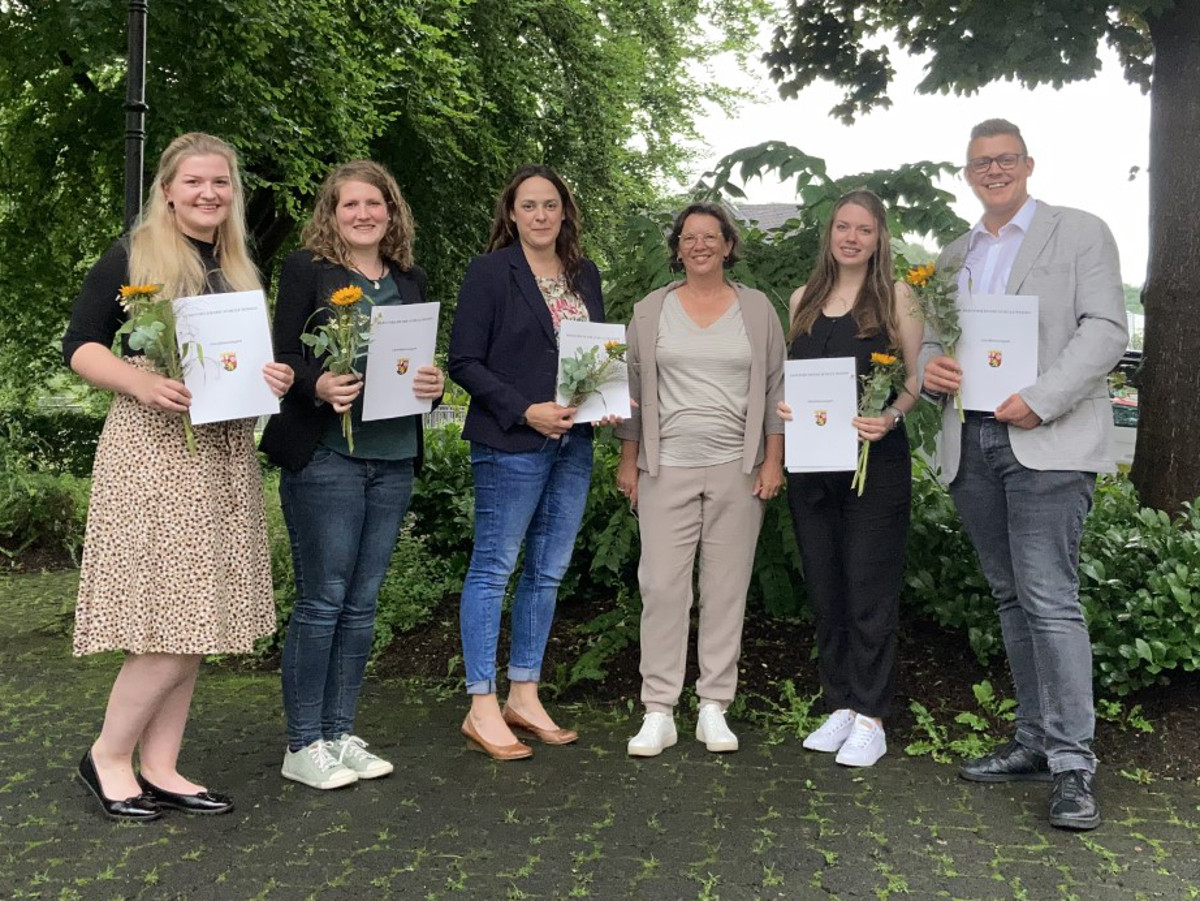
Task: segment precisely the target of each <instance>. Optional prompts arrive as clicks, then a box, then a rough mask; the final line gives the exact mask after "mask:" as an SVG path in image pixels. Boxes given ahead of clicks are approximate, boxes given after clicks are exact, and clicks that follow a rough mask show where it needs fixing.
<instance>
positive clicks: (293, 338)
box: [259, 249, 425, 474]
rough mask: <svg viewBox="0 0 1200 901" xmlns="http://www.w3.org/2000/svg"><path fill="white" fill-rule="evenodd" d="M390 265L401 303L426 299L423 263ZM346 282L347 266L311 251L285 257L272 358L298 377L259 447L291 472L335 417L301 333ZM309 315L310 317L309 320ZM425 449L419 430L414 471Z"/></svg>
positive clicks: (316, 362)
mask: <svg viewBox="0 0 1200 901" xmlns="http://www.w3.org/2000/svg"><path fill="white" fill-rule="evenodd" d="M388 269H389V271H390V274H391V277H392V279H393V280H394V281H395V282H396V287H397V289H398V290H399V292H400V298H401V302H402V303H423V302H424V300H425V271H424V270H423V269H421V267H419V266H413V268H412V269H410V270H408V271H407V272H406V271H404V270H403V269H400V268H399V267H398V266H396V265H395V263H392V262H391V261H389V262H388ZM350 284H352V281H351V277H350V272H349V270H347V269H346V268H345V267H343V266H339V265H337V264H336V263H331V262H329V261H328V260H321V259H313V252H312V251H311V250H304V249H301V250H297V251H296V252H295V253H292V254H289V255H288V258H287V259H286V260H284V261H283V269H282V271H281V272H280V275H279V293H278V295H277V296H276V301H275V321H274V324H273V326H272V334H273V336H274V340H275V356H276V358H277V359H278V360H279V362H280V363H287V364H288V365H289V366H291V367H292V370H293V371H294V372H295V373H296V381H295V383H294V384H293V385H292V389H291V390H290V391H289V392H288V393H287V394H285V395H284V397H283V400H282V401H281V403H280V408H279V413H278V414H277V415H275V416H272V417H271V419H270V421H269V422H268V423H267V428H266V430H265V431H264V432H263V436H262V441H261V443H260V444H259V449H260V450H261V451H262V452H263V453H265V454H266V455H267V459H269V460H270V461H271V462H272V463H274V464H275V465H277V466H281V467H283V468H284V469H288V470H291V471H292V472H297V471H298V470H301V469H303V468H304V467H305V466H307V465H308V461H309V460H310V459H311V458H312V455H313V451H315V450H316V448H317V445H318V444H319V443H320V441H321V437H322V436H323V435H324V434H325V433H326V432H327V431H328V430H329V428H330V427H331V425H332V424H333V422H334V421H335V419H336V416H337V414H336V413H334V412H333V407H332V406H330V405H329V404H327V403H325V402H324V401H321V400H319V399H318V398H317V379H319V378H320V377H321V375H322V374H323V373H324V372H325V368H324V366H323V365H322V361H321V360H320V359H318V358H317V357H314V356H313V353H312V349H311V348H309V347H306V346H305V345H304V343H303V342H301V340H300V336H301V334H303V333H304V332H305V331H306V330H307V331H311V330H312V326H313V325H316V324H317V323H319V322H320V321H321V320H322V319H323V318H325V317H322V316H316V317H313V313H314V311H316V310H318V309H322V308H324V309H325V310H329V309H330V307H329V297H330V295H331V294H333V292H334V291H336V290H338V289H339V288H345V287H347V286H348V285H350ZM310 317H313V318H312V321H311V322H310V321H309V318H310ZM424 452H425V442H424V440H423V436H422V432H421V429H420V428H418V429H417V456H416V459H415V460H414V461H413V464H414V467H415V468H416V471H417V473H418V474H419V473H420V470H421V459H422V457H423V455H424Z"/></svg>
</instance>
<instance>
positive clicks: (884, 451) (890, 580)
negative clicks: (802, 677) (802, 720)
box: [788, 433, 912, 718]
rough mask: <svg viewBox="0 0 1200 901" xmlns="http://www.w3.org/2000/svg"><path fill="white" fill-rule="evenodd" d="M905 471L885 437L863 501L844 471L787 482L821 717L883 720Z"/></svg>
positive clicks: (875, 452) (906, 499)
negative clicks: (843, 713) (808, 606)
mask: <svg viewBox="0 0 1200 901" xmlns="http://www.w3.org/2000/svg"><path fill="white" fill-rule="evenodd" d="M893 438H898V439H901V440H900V441H895V440H893ZM911 471H912V470H911V461H910V459H909V455H908V446H907V443H906V442H904V441H903V435H902V434H898V433H893V435H889V436H887V438H885V439H884V440H883V441H881V442H878V443H877V444H876V446H874V447H872V448H871V456H870V462H869V464H868V468H867V485H866V489H865V491H864V492H863V496H862V497H859V496H858V494H857V491H852V490H851V488H850V480H851V478H852V476H853V474H852V473H790V474H789V475H788V504H789V506H790V507H791V510H792V524H793V527H794V528H795V531H796V542H797V544H799V546H800V556H801V559H802V560H803V563H804V577H805V581H806V582H807V584H808V596H809V598H810V599H811V601H812V605H813V614H814V616H815V619H816V625H817V655H818V659H817V664H818V668H819V670H820V674H821V686H822V689H823V690H824V699H825V702H826V704H827V705H828V708H829V709H830V710H838V709H841V708H843V707H848V708H850V709H852V710H855V711H857V712H858V713H861V714H863V715H864V716H873V717H881V718H882V717H885V716H887V715H888V714H889V713H890V712H891V702H892V694H893V691H894V684H895V683H894V675H893V670H894V668H895V660H896V624H897V620H898V619H899V608H900V590H901V587H902V585H903V580H904V553H905V548H904V546H905V541H906V539H907V537H908V521H909V514H910V508H911V502H912V476H911Z"/></svg>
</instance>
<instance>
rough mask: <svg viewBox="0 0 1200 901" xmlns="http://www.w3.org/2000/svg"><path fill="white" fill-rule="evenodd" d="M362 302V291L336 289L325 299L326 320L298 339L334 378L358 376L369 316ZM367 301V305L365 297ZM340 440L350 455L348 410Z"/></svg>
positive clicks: (351, 436) (351, 430)
mask: <svg viewBox="0 0 1200 901" xmlns="http://www.w3.org/2000/svg"><path fill="white" fill-rule="evenodd" d="M362 299H363V291H362V288H359V287H356V286H354V285H351V286H348V287H345V288H339V289H338V290H336V291H334V292H333V294H331V295H330V296H329V306H330V307H331V308H332V310H333V313H332V315H331V316H330V317H329V319H328V320H327V321H325V322H322V323H321V324H320V325H317V326H316V327H315V328H313V330H312V331H311V332H305V333H304V334H302V335H301V336H300V340H301V341H302V342H304V344H305V345H306V346H307V347H311V348H312V351H313V356H315V357H317V358H319V359H323V362H322V365H323V366H324V368H325V370H326V371H327V372H331V373H333V374H334V375H357V376H360V377H361V376H362V373H360V372H359V371H358V369H357V365H358V355H359V351H360V349H361V348H362V347H363V345H365V344H366V343H367V341H368V340H370V336H371V317H370V316H368V315H367V314H366V313H365V312H363V310H362V308H361V307H359V306H358V302H359V301H360V300H362ZM367 302H368V303H370V299H369V298H368V301H367ZM325 312H326V311H325V310H324V308H322V309H318V310H316V311H315V312H314V313H313V316H317V315H320V314H322V313H325ZM309 321H310V322H311V321H312V316H310V317H309ZM342 437H344V438H345V439H346V444H347V445H348V446H349V448H350V453H354V427H353V424H352V421H351V417H350V410H345V411H344V412H343V413H342Z"/></svg>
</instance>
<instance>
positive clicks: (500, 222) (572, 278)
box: [487, 163, 583, 290]
mask: <svg viewBox="0 0 1200 901" xmlns="http://www.w3.org/2000/svg"><path fill="white" fill-rule="evenodd" d="M531 178H544V179H546V181H548V182H550V184H552V185H554V190H556V191H558V199H559V201H560V202H561V203H562V209H563V218H562V226H561V227H560V228H559V230H558V238H556V239H555V242H554V252H555V253H556V254H558V261H559V262H560V263H562V267H563V274H564V275H566V277H567V284H569V285H570V286H571V288H572V289H574V290H578V289H579V284H578V280H579V273H580V272H582V271H583V246H582V245H581V244H580V241H579V235H580V232H582V230H583V217H582V216H581V215H580V213H579V206H578V205H577V204H576V203H575V197H574V196H573V195H572V194H571V189H570V188H568V187H567V183H566V182H565V181H563V180H562V178H560V177H559V175H558V173H557V172H555V171H554V170H553V169H551V168H550V167H549V166H543V165H540V164H537V163H533V164H530V165H528V166H522V167H521V168H520V169H518V170H517V171H516V172H514V173H513V174H512V176H511V177H510V178H509V180H508V184H506V185H505V186H504V190H503V191H501V192H500V196H499V197H498V198H497V199H496V211H495V213H494V214H493V215H492V232H491V235H489V236H488V243H487V252H488V253H491V252H492V251H493V250H500V249H501V248H503V247H508V246H509V245H510V244H514V243H516V242H517V241H519V240H520V235H518V234H517V223H516V222H514V221H513V207H514V206H515V205H516V202H517V188H519V187H521V184H522V183H523V182H526V181H528V180H529V179H531Z"/></svg>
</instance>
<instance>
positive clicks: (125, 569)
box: [63, 133, 293, 820]
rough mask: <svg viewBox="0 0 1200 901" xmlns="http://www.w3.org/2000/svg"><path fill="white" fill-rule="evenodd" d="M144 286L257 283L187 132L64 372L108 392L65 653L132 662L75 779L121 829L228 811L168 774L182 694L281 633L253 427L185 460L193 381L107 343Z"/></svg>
mask: <svg viewBox="0 0 1200 901" xmlns="http://www.w3.org/2000/svg"><path fill="white" fill-rule="evenodd" d="M144 284H158V285H162V292H163V296H166V297H171V298H177V297H186V296H189V295H199V294H205V293H214V292H224V291H231V290H252V289H256V288H259V287H260V283H259V279H258V274H257V272H256V271H255V269H254V266H253V264H252V263H251V262H250V257H249V255H248V253H247V251H246V240H245V225H244V221H243V208H242V189H241V183H240V180H239V176H238V163H237V155H236V153H235V151H234V149H233V148H232V147H230V146H229V145H228V144H226V143H225V142H224V141H222V140H220V139H219V138H214V137H212V136H210V135H205V134H199V133H191V134H185V135H182V136H181V137H179V138H176V139H175V140H174V141H173V142H171V144H170V146H168V147H167V149H166V151H165V152H164V153H163V155H162V159H161V160H160V162H159V166H158V172H157V173H156V175H155V177H154V182H153V185H152V187H151V189H150V194H149V197H148V199H147V202H146V209H145V210H144V211H143V214H142V216H141V218H140V220H139V221H138V224H137V226H136V227H135V228H134V230H133V232H132V234H131V235H130V236H129V237H128V239H122V240H121V241H118V242H117V243H116V244H115V245H113V247H111V248H110V249H109V250H108V252H107V253H105V254H104V256H103V257H101V259H100V260H99V262H97V263H96V265H95V266H93V267H92V269H91V271H90V272H89V273H88V275H87V278H86V279H85V281H84V285H83V290H82V292H81V293H80V295H79V297H78V299H77V300H76V301H75V306H74V309H73V311H72V314H71V323H70V326H69V327H68V329H67V332H66V334H65V335H64V337H63V355H64V357H65V358H66V361H67V363H68V364H69V365H70V367H71V368H72V369H73V370H75V372H77V373H79V375H81V376H82V377H83V378H85V379H86V380H87V381H89V382H90V383H91V384H93V385H95V386H96V387H98V388H103V389H106V390H109V391H112V392H113V393H114V397H113V401H112V406H111V408H110V410H109V414H108V418H107V419H106V421H105V424H104V431H103V433H102V434H101V436H100V443H99V445H98V447H97V449H96V460H95V465H94V468H93V473H92V497H91V503H90V506H89V509H88V521H87V534H86V537H85V539H84V548H83V561H82V568H81V571H80V579H79V602H78V604H77V606H76V611H75V653H76V654H91V653H95V652H98V651H108V650H118V649H119V650H124V651H125V652H126V657H125V663H124V665H123V666H122V668H121V673H120V675H118V677H117V680H116V682H115V684H114V685H113V688H112V693H111V694H110V695H109V700H108V709H107V711H106V713H105V717H104V725H103V728H102V729H101V731H100V736H99V738H97V739H96V741H95V743H94V744H93V745H92V747H91V749H90V750H89V751H88V752H87V753H86V754H85V755H84V758H83V760H82V761H81V762H80V765H79V771H80V775H81V777H82V778H83V780H84V781H85V783H86V784H87V786H88V787H89V788H90V789H91V790H92V792H93V793H94V794H95V795H96V797H97V798H98V799H99V801H100V802H101V805H102V806H103V808H104V810H105V812H106V813H107V814H108V815H109V816H111V817H114V818H121V819H128V820H150V819H155V818H157V817H158V816H160V814H161V809H162V808H163V807H171V808H177V809H181V810H185V811H189V812H192V813H224V812H226V811H228V810H230V809H231V808H232V806H233V804H232V801H231V800H230V799H229V798H228V797H227V796H225V795H221V794H218V793H216V792H209V791H208V790H207V789H205V788H204V786H202V785H199V784H197V783H196V782H193V781H192V780H190V779H188V778H186V777H184V776H182V775H180V774H179V771H178V770H177V769H176V760H177V758H178V755H179V748H180V743H181V741H182V739H183V730H184V726H185V724H186V722H187V716H188V708H189V706H190V704H191V699H192V689H193V687H194V685H195V682H196V673H197V670H198V669H199V665H200V660H201V659H202V657H203V655H205V654H213V653H245V652H247V651H250V650H252V648H253V646H254V641H255V639H257V638H259V637H260V636H262V635H266V634H269V633H270V632H272V631H274V629H275V607H274V601H273V595H272V590H271V568H270V560H269V556H268V551H267V542H266V522H265V517H264V512H263V501H262V484H261V481H260V478H259V471H258V461H257V459H256V457H255V453H254V444H253V426H254V422H253V420H235V421H232V422H222V423H215V424H211V425H202V426H196V427H195V436H196V444H197V452H196V453H195V454H192V453H189V451H188V450H187V447H186V444H185V441H184V432H183V427H182V424H181V419H180V415H179V414H181V413H183V412H185V411H186V410H187V409H188V406H189V404H190V403H191V395H190V393H189V392H188V390H187V388H186V387H185V386H184V385H183V383H182V382H179V381H175V380H174V379H169V378H167V377H166V376H164V375H162V374H161V373H159V372H157V371H156V370H155V368H154V367H153V366H152V365H151V364H150V363H149V362H148V361H147V360H146V359H145V358H144V357H142V356H139V355H137V354H134V353H131V352H130V350H129V348H128V346H126V347H124V348H122V355H121V356H117V355H115V354H114V353H113V352H112V350H110V347H111V346H112V343H113V339H114V337H115V335H116V332H117V330H118V329H119V328H120V327H121V324H122V323H123V322H124V321H125V318H126V315H125V312H124V310H123V309H122V307H121V305H120V302H119V300H120V289H121V287H122V286H123V285H144ZM292 377H293V376H292V370H291V368H290V367H288V366H286V365H284V364H281V363H268V364H267V366H266V367H265V369H264V371H263V378H264V379H265V380H266V382H267V384H268V385H269V386H270V387H271V389H272V390H273V391H274V392H275V394H277V395H282V394H284V393H285V392H286V391H287V389H288V388H289V387H290V385H291V383H292ZM135 749H136V750H137V751H138V752H139V764H140V766H139V770H140V771H139V772H138V773H136V774H135V772H134V767H133V753H134V750H135Z"/></svg>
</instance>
